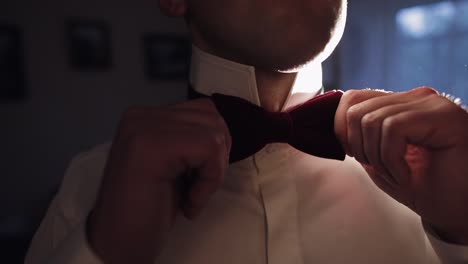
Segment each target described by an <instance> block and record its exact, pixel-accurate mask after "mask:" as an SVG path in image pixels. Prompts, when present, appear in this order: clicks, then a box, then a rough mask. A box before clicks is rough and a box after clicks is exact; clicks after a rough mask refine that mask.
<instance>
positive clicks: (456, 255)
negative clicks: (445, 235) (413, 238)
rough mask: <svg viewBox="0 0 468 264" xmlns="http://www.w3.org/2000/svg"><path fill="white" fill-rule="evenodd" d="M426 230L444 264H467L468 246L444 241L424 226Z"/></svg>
mask: <svg viewBox="0 0 468 264" xmlns="http://www.w3.org/2000/svg"><path fill="white" fill-rule="evenodd" d="M424 230H425V232H426V235H427V237H428V238H429V242H430V243H431V245H432V248H433V249H434V251H435V253H436V254H437V255H438V256H439V259H440V261H441V263H443V264H467V263H468V245H466V246H465V245H456V244H451V243H448V242H445V241H443V240H442V239H440V238H439V237H438V236H437V234H435V233H434V231H433V230H431V228H430V227H428V226H427V225H424Z"/></svg>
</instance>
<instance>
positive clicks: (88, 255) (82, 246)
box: [49, 224, 103, 264]
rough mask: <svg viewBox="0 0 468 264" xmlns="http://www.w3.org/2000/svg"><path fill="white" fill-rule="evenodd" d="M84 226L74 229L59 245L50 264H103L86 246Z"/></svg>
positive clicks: (87, 245)
mask: <svg viewBox="0 0 468 264" xmlns="http://www.w3.org/2000/svg"><path fill="white" fill-rule="evenodd" d="M85 230H86V229H85V225H84V224H80V225H78V226H77V227H76V229H75V230H74V232H72V233H71V234H70V235H69V236H68V237H67V238H66V239H65V240H64V241H63V242H61V244H60V245H59V246H58V248H57V250H56V251H55V252H56V253H55V254H54V256H53V257H52V259H51V262H49V263H50V264H59V263H60V264H82V263H86V264H103V262H102V261H101V260H100V259H99V258H98V257H97V256H96V254H95V253H94V252H93V251H92V249H91V248H90V246H89V244H88V240H87V238H86V231H85Z"/></svg>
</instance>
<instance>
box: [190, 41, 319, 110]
mask: <svg viewBox="0 0 468 264" xmlns="http://www.w3.org/2000/svg"><path fill="white" fill-rule="evenodd" d="M190 84H191V85H192V87H193V88H194V89H195V90H196V91H197V92H199V93H202V94H205V95H212V94H214V93H220V94H225V95H231V96H237V97H240V98H243V99H245V100H247V101H249V102H251V103H253V104H255V105H258V106H260V99H259V97H258V91H257V82H256V78H255V67H253V66H249V65H244V64H240V63H236V62H233V61H230V60H226V59H223V58H220V57H217V56H214V55H212V54H208V53H206V52H204V51H202V50H200V49H199V48H197V47H195V46H193V48H192V60H191V65H190ZM320 92H322V66H321V64H320V63H315V64H314V63H311V64H309V65H307V66H306V67H304V68H302V69H301V70H300V71H299V72H298V74H297V76H296V80H295V81H294V84H293V87H292V88H291V91H290V93H289V96H288V98H287V100H286V103H285V105H284V106H283V110H287V109H289V108H291V107H293V106H295V105H298V104H300V103H303V102H304V101H306V100H308V99H310V98H312V97H313V96H315V95H317V94H318V93H320Z"/></svg>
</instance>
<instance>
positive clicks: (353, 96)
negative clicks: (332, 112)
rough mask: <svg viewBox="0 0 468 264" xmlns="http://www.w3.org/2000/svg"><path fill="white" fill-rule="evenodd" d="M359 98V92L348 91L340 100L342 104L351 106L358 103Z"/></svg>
mask: <svg viewBox="0 0 468 264" xmlns="http://www.w3.org/2000/svg"><path fill="white" fill-rule="evenodd" d="M360 97H361V91H359V90H356V89H350V90H348V91H346V92H345V93H344V94H343V96H342V100H344V102H347V103H348V104H353V103H354V102H358V101H359V98H360Z"/></svg>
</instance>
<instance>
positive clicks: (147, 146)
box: [87, 99, 231, 263]
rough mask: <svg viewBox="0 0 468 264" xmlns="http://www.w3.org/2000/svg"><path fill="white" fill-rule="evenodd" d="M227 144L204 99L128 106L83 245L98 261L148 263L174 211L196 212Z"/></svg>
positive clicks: (220, 168) (224, 162)
mask: <svg viewBox="0 0 468 264" xmlns="http://www.w3.org/2000/svg"><path fill="white" fill-rule="evenodd" d="M230 148H231V138H230V135H229V130H228V128H227V126H226V124H225V122H224V120H223V118H222V117H221V116H220V115H219V113H218V112H217V110H216V107H215V105H214V104H213V103H212V102H211V101H210V100H208V99H199V100H193V101H188V102H184V103H181V104H177V105H174V106H169V107H162V108H155V107H147V108H133V109H130V110H128V111H127V112H126V113H125V114H124V115H123V117H122V120H121V122H120V125H119V129H118V132H117V135H116V137H115V139H114V142H113V144H112V148H111V151H110V155H109V157H108V160H107V164H106V168H105V171H104V176H103V180H102V184H101V189H100V192H99V194H98V197H97V201H96V204H95V208H94V210H93V212H92V213H91V215H90V217H89V219H88V230H87V232H88V240H89V243H90V246H91V248H92V249H93V250H94V251H95V253H96V254H97V255H98V256H99V257H100V258H101V259H102V260H103V261H104V262H105V263H153V262H154V259H155V258H156V257H157V255H158V254H159V251H160V250H161V247H162V246H163V244H164V241H165V240H166V238H167V236H168V235H169V232H170V230H171V227H172V225H173V224H174V221H175V218H176V216H177V214H178V211H179V209H182V211H183V213H184V215H185V216H186V217H187V218H189V219H192V218H194V217H196V216H197V214H198V213H199V212H200V210H201V209H202V208H203V206H204V205H205V204H206V203H207V201H208V200H209V198H210V196H211V195H212V194H213V193H214V192H215V191H216V189H217V188H218V187H219V186H220V184H221V183H222V181H223V178H224V173H225V170H226V168H227V167H228V164H229V151H230ZM181 183H182V184H181ZM184 183H185V184H187V183H189V185H188V187H186V188H181V186H182V185H184ZM181 189H184V190H185V191H181Z"/></svg>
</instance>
